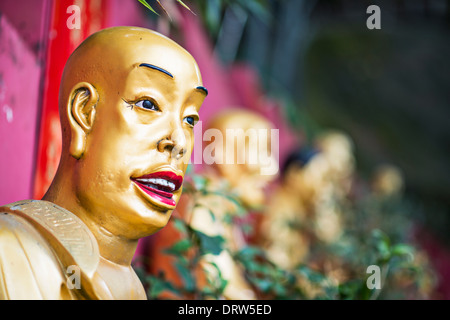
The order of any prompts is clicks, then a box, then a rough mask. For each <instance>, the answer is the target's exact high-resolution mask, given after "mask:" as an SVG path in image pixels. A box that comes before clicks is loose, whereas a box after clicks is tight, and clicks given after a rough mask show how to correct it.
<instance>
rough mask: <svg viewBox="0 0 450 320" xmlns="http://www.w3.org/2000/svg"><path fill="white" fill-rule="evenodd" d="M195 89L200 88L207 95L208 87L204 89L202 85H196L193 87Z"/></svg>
mask: <svg viewBox="0 0 450 320" xmlns="http://www.w3.org/2000/svg"><path fill="white" fill-rule="evenodd" d="M195 89H197V90H202V91H203V92H205V94H206V95H208V89H206V88H205V87H202V86H198V87H197V88H195Z"/></svg>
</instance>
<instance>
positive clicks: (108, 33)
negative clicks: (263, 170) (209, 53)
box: [0, 27, 207, 299]
mask: <svg viewBox="0 0 450 320" xmlns="http://www.w3.org/2000/svg"><path fill="white" fill-rule="evenodd" d="M206 93H207V91H206V89H205V88H204V87H203V85H202V79H201V77H200V72H199V70H198V66H197V64H196V62H195V61H194V59H193V58H192V56H191V55H190V54H189V53H188V52H187V51H185V50H184V49H183V48H181V47H180V46H179V45H178V44H176V43H175V42H173V41H172V40H170V39H168V38H166V37H164V36H162V35H160V34H158V33H156V32H153V31H151V30H147V29H143V28H137V27H115V28H109V29H105V30H102V31H100V32H98V33H95V34H93V35H91V36H90V37H89V38H87V39H86V40H85V41H84V42H83V43H82V44H81V45H80V46H79V47H78V48H77V49H76V50H75V51H74V52H73V53H72V55H71V56H70V58H69V59H68V61H67V63H66V66H65V69H64V73H63V76H62V80H61V87H60V95H59V110H60V116H61V126H62V133H63V145H62V155H61V160H60V164H59V168H58V171H57V173H56V176H55V178H54V180H53V182H52V184H51V186H50V188H49V190H48V192H47V193H46V194H45V196H44V197H43V199H42V200H25V201H19V202H16V203H13V204H9V205H5V206H3V207H1V208H0V270H1V271H2V272H1V273H0V298H1V299H146V294H145V291H144V289H143V286H142V284H141V282H140V281H139V279H138V277H137V276H136V274H135V272H134V270H133V269H132V267H131V259H132V257H133V255H134V252H135V250H136V246H137V243H138V240H139V238H142V237H145V236H148V235H150V234H152V233H154V232H156V231H157V230H159V229H161V228H163V227H164V226H165V225H166V223H167V221H168V220H169V218H170V216H171V213H172V211H173V210H174V208H175V206H176V205H177V202H178V200H179V198H180V195H181V190H182V182H183V177H184V173H185V170H186V167H187V163H188V159H189V158H190V155H191V152H192V147H193V126H194V124H195V122H196V121H197V120H198V111H199V108H200V106H201V104H202V103H203V100H204V99H205V96H206Z"/></svg>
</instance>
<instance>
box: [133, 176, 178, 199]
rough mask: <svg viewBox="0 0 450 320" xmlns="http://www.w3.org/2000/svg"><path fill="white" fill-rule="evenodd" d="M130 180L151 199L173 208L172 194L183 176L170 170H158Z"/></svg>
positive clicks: (176, 189)
mask: <svg viewBox="0 0 450 320" xmlns="http://www.w3.org/2000/svg"><path fill="white" fill-rule="evenodd" d="M131 180H132V181H133V182H134V183H135V184H136V185H137V186H138V187H139V189H141V190H142V191H144V193H145V194H147V195H149V196H150V197H151V198H152V199H153V200H156V201H157V202H159V203H163V204H164V205H167V206H169V207H173V208H174V207H175V206H176V202H175V200H174V199H173V194H174V192H176V191H178V190H179V189H180V188H181V185H182V183H183V178H182V177H181V176H179V175H177V174H175V173H174V172H172V171H159V172H155V173H151V174H146V175H143V176H141V177H138V178H131ZM159 203H157V204H159Z"/></svg>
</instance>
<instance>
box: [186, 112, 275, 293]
mask: <svg viewBox="0 0 450 320" xmlns="http://www.w3.org/2000/svg"><path fill="white" fill-rule="evenodd" d="M272 129H273V126H272V124H271V123H270V122H269V121H268V120H266V119H265V118H264V117H263V116H261V115H259V114H257V113H255V112H252V111H248V110H244V109H238V108H229V109H227V110H225V111H223V112H221V113H219V114H217V115H216V116H215V117H214V118H213V119H212V120H211V121H210V122H209V124H208V129H207V130H206V131H205V133H207V132H208V130H212V131H210V133H212V134H213V135H214V136H215V137H216V139H215V140H214V141H213V142H212V143H211V144H209V145H208V146H206V147H205V149H204V153H203V155H204V158H205V161H206V162H207V163H210V162H212V164H211V165H210V166H209V167H208V168H207V170H206V171H205V172H204V173H203V174H204V175H205V176H206V177H207V178H208V181H209V184H208V186H207V188H208V191H209V192H207V193H206V194H204V195H202V196H200V197H198V198H196V204H195V206H194V209H193V211H192V212H191V213H190V214H189V215H185V217H186V219H187V221H188V222H189V224H190V226H191V227H192V228H194V229H196V230H199V231H201V232H203V233H205V234H207V235H209V236H218V235H219V236H222V237H223V238H224V239H225V248H224V250H222V252H221V253H220V254H219V255H213V254H207V255H205V256H204V259H203V261H202V266H203V267H204V268H205V269H206V270H207V271H208V274H209V275H210V276H211V277H215V276H217V269H215V268H212V267H211V264H212V263H214V264H215V265H216V266H217V267H218V269H219V270H220V273H221V276H222V278H223V279H225V280H226V281H227V282H228V283H227V286H226V287H225V289H224V292H223V296H224V298H225V299H230V300H248V299H255V298H257V296H256V294H255V292H254V291H253V289H252V288H251V286H250V285H249V283H248V282H247V280H246V279H245V276H244V270H243V269H242V267H241V266H240V265H239V264H238V263H237V262H236V261H235V260H234V259H233V257H232V253H233V252H236V250H239V249H241V248H242V247H243V246H244V245H245V244H246V241H245V238H244V236H243V233H242V229H241V228H240V226H238V225H236V224H234V223H229V222H226V221H225V220H226V218H227V216H228V217H232V218H233V217H236V215H237V213H238V211H239V209H241V210H242V208H244V209H245V210H252V209H257V208H260V207H261V206H262V205H263V204H264V202H265V194H264V189H265V187H266V186H267V185H268V184H269V183H270V182H271V181H272V180H273V179H274V178H275V177H276V175H277V173H278V160H277V159H276V155H277V154H274V151H273V148H274V147H278V145H277V143H278V141H273V137H274V136H273V135H272ZM218 136H220V137H221V139H218ZM219 141H220V142H223V143H218V142H219ZM211 146H213V148H212V149H211V148H209V147H211ZM208 149H210V150H211V151H212V150H214V151H213V152H211V153H209V152H208ZM208 156H210V158H211V159H207V158H208ZM274 168H275V169H274ZM264 169H266V170H264ZM273 169H274V170H273ZM215 191H220V192H226V193H227V194H228V195H230V196H233V197H235V200H237V202H238V203H240V204H241V205H242V207H241V208H239V205H238V204H237V203H236V202H234V201H232V200H230V198H229V197H224V196H223V195H221V194H220V193H219V194H218V193H216V192H215Z"/></svg>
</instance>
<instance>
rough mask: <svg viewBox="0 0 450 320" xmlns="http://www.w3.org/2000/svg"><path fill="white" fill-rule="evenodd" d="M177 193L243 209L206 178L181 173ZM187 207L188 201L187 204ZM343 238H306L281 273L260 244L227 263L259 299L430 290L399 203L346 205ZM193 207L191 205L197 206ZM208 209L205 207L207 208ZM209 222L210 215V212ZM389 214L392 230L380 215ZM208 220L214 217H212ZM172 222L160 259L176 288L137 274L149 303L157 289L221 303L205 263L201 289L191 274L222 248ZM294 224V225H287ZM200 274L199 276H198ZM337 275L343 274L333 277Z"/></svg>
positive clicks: (429, 275) (417, 295)
mask: <svg viewBox="0 0 450 320" xmlns="http://www.w3.org/2000/svg"><path fill="white" fill-rule="evenodd" d="M189 177H190V178H191V179H190V181H189V178H188V179H187V181H185V189H184V192H188V193H189V195H190V196H192V197H193V199H196V197H198V196H199V195H215V196H221V197H225V198H226V199H229V200H232V201H235V202H233V203H235V205H236V206H238V207H239V209H238V210H237V211H238V212H239V215H240V216H239V215H238V216H237V217H238V218H239V217H243V216H245V214H247V213H248V212H247V211H246V210H245V208H244V207H243V206H242V204H241V203H240V202H239V201H238V200H236V198H235V197H234V196H233V195H231V194H230V193H228V192H227V187H226V185H224V187H223V188H222V189H220V188H219V189H217V188H216V189H214V190H212V188H210V182H209V180H208V179H207V178H206V177H204V176H200V175H196V174H192V173H191V174H189ZM194 202H195V201H194ZM339 205H341V206H342V207H345V214H344V218H345V219H344V226H343V229H344V230H343V233H342V235H341V237H340V238H338V239H336V241H334V242H332V243H322V242H320V241H318V240H317V239H316V240H315V241H313V244H312V246H311V250H310V254H309V255H308V256H307V257H306V258H305V260H304V261H303V262H302V263H301V264H299V265H298V266H296V267H295V268H293V269H289V270H287V269H283V268H281V267H280V266H277V265H276V264H275V263H273V262H272V261H270V260H269V259H268V257H267V256H266V254H265V251H264V250H263V248H262V247H259V246H256V245H252V246H250V245H249V246H246V247H243V248H241V249H240V250H238V251H237V252H230V253H231V254H232V257H233V258H234V260H235V261H236V262H237V263H238V264H240V265H241V266H242V267H243V270H245V274H244V275H245V278H246V280H247V281H248V283H249V284H250V286H251V287H252V288H253V290H254V291H255V292H256V294H257V297H258V298H259V299H285V300H287V299H328V300H349V299H351V300H368V299H405V298H409V299H422V298H427V297H428V295H429V294H430V292H431V290H432V287H433V281H434V280H433V279H434V278H433V277H434V274H433V272H432V270H431V268H430V267H429V265H428V263H427V261H426V259H425V260H423V259H422V257H423V253H422V252H421V251H420V249H419V248H416V247H415V246H414V243H413V242H411V241H410V240H409V237H408V233H409V230H410V229H409V228H408V226H409V224H408V223H407V221H408V216H407V215H403V216H402V214H401V212H403V213H404V212H408V210H410V209H411V207H410V206H409V205H408V203H407V202H405V201H398V199H397V200H395V201H394V200H393V199H382V198H370V199H369V198H363V199H360V200H358V201H355V200H353V202H350V203H346V204H345V205H343V204H339ZM198 206H200V204H199V203H195V205H194V206H193V207H194V208H195V207H198ZM208 210H210V209H208ZM210 214H211V217H212V218H213V219H215V216H214V213H213V212H212V211H210ZM386 216H388V217H391V218H393V217H394V216H395V219H396V220H395V221H396V223H398V224H396V225H395V226H393V225H392V223H391V222H390V221H389V220H388V219H386V218H385V217H386ZM225 220H226V221H225V222H226V223H230V224H235V223H237V221H236V216H235V215H227V216H226V219H225ZM213 221H214V220H213ZM172 223H173V225H174V227H175V228H176V229H177V231H178V232H179V233H180V235H181V237H180V240H178V241H177V242H176V243H174V244H173V245H172V246H171V247H170V248H168V249H166V250H165V254H168V255H171V256H172V257H173V258H174V263H173V264H174V268H175V269H176V271H177V273H178V275H179V277H180V279H181V280H182V284H181V285H176V284H174V283H171V282H170V281H168V280H167V279H166V277H165V275H164V273H160V274H158V275H149V274H146V273H145V272H142V270H140V272H139V273H138V275H139V277H140V278H141V279H142V281H143V283H144V284H145V285H146V287H147V288H148V291H147V294H148V297H149V298H150V299H157V298H159V297H160V295H161V294H162V293H163V292H171V293H173V294H174V295H175V296H177V297H180V298H186V297H188V298H194V299H221V298H222V295H223V292H224V290H225V288H226V285H227V281H226V280H224V279H223V278H222V275H221V271H220V269H219V268H218V267H217V266H216V265H214V264H212V263H211V264H210V266H211V267H212V270H213V271H212V272H213V274H214V275H215V276H212V277H204V280H206V284H204V285H200V284H199V281H198V280H199V279H198V277H199V275H200V274H203V275H205V274H206V273H207V272H209V271H208V270H210V269H208V270H207V269H202V268H201V266H200V263H199V262H200V260H201V259H202V257H204V256H205V255H207V254H212V255H218V254H220V252H221V251H222V250H228V249H227V248H228V246H227V243H226V240H225V239H224V238H223V237H221V236H209V235H206V234H204V233H203V232H200V231H198V230H195V229H193V228H191V227H190V226H189V224H188V223H186V222H185V221H184V220H183V219H180V218H177V217H172ZM293 227H295V226H293ZM323 262H325V263H331V264H332V265H333V267H332V268H331V271H330V270H328V269H327V268H323ZM371 265H375V266H378V267H379V268H380V269H381V283H382V287H381V289H369V288H368V286H367V279H368V277H369V276H370V273H367V267H368V266H371ZM199 271H200V272H199ZM336 271H339V272H340V273H342V274H344V276H341V277H337V278H336V276H335V275H334V274H333V272H336Z"/></svg>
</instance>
